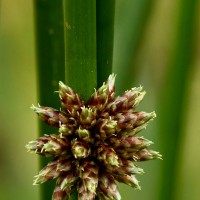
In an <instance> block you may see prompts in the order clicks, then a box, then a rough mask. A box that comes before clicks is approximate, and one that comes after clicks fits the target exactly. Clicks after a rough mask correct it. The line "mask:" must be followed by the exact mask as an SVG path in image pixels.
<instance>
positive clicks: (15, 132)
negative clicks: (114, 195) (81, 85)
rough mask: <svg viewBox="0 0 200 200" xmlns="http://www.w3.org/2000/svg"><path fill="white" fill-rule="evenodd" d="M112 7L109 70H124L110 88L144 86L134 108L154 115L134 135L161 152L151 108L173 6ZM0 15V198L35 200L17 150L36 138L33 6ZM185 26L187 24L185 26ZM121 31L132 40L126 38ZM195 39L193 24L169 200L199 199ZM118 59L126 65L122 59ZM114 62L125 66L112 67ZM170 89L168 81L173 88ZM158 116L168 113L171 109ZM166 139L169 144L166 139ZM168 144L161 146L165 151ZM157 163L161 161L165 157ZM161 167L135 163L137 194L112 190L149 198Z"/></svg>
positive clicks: (198, 48) (29, 163) (9, 6)
mask: <svg viewBox="0 0 200 200" xmlns="http://www.w3.org/2000/svg"><path fill="white" fill-rule="evenodd" d="M116 2H117V3H116V21H115V24H116V25H115V35H116V37H115V46H114V61H113V62H114V71H115V72H117V71H118V70H119V69H120V71H121V70H123V69H124V70H123V79H122V78H120V76H121V75H120V74H119V73H118V74H117V81H118V83H117V85H118V86H119V87H120V88H119V87H118V88H116V89H117V90H118V91H122V90H124V89H129V88H128V87H130V86H138V85H139V84H141V85H143V86H144V89H145V90H146V91H147V95H146V97H145V100H144V101H143V102H142V104H141V106H140V110H141V109H143V110H147V111H151V110H152V108H154V109H155V111H156V112H157V113H158V116H157V119H155V120H154V121H153V122H152V123H151V124H149V127H148V129H147V130H146V131H143V132H141V135H143V134H145V137H146V138H148V139H150V140H152V141H154V142H155V147H154V148H155V149H157V150H158V151H161V150H162V146H161V142H160V141H161V138H162V137H161V136H162V134H163V133H164V132H166V131H164V130H165V129H166V128H167V127H162V128H163V132H162V131H161V129H160V127H159V124H158V123H160V122H159V121H160V120H159V119H162V113H161V112H159V110H160V108H161V107H165V105H160V104H158V102H160V99H161V98H162V96H160V95H161V94H163V93H161V91H162V90H163V86H164V82H165V80H166V77H167V76H169V75H167V74H168V72H169V63H170V62H171V61H170V60H171V56H172V51H173V50H174V49H173V48H174V42H175V40H176V37H177V35H176V33H177V21H178V19H179V17H180V16H179V13H180V7H181V6H180V5H181V0H177V1H172V0H163V1H152V5H150V4H149V1H147V0H146V1H145V0H140V1H139V0H126V1H122V0H119V1H116ZM124 2H126V3H124ZM185 2H187V1H185ZM188 2H192V1H190V0H188ZM147 4H148V6H147ZM196 7H197V9H198V11H197V13H200V12H199V11H200V3H199V1H198V0H197V5H196ZM0 14H1V16H0V17H1V19H0V23H1V25H0V159H1V164H0V199H6V200H11V199H20V200H21V199H22V200H23V199H29V200H36V199H39V198H38V187H37V186H32V178H33V176H34V175H35V174H36V173H37V171H38V168H37V158H36V157H37V156H34V155H32V156H30V155H29V154H28V153H26V150H25V148H24V145H25V144H26V143H27V142H28V141H30V140H32V139H34V138H36V136H37V132H38V131H37V123H36V122H37V121H36V116H35V115H34V113H33V112H32V111H31V110H30V109H29V107H30V106H31V104H32V103H34V104H37V103H38V99H37V93H36V81H37V79H36V73H35V69H36V67H35V65H36V62H35V45H34V24H33V22H34V21H33V17H34V15H33V5H32V2H31V1H25V0H18V1H11V0H1V11H0ZM198 15H199V14H198ZM145 17H146V18H145ZM196 19H200V15H199V16H196ZM185 23H190V21H189V22H188V21H187V20H186V22H185ZM183 24H184V23H183ZM129 31H131V34H132V35H129V34H130V32H129ZM199 33H200V22H199V21H197V23H196V25H195V32H194V34H193V38H192V39H193V41H194V53H193V54H194V55H193V60H192V62H191V63H190V66H188V67H190V68H191V69H192V70H191V71H190V73H188V77H187V88H186V89H187V90H186V91H185V90H183V91H182V92H183V93H185V92H186V94H185V96H184V100H183V102H184V110H183V111H182V116H181V126H180V132H179V134H180V141H179V147H177V149H176V150H177V151H178V155H177V160H176V164H177V163H178V164H177V165H176V174H175V177H172V174H169V173H168V171H166V172H165V174H164V176H168V177H171V178H172V180H173V181H174V182H175V184H174V191H175V193H174V197H173V199H175V200H188V199H192V200H198V199H199V196H200V191H199V186H200V179H199V178H198V174H199V169H200V157H199V155H198V154H199V151H200V134H199V133H200V128H199V124H198V121H199V114H200V106H199V102H200V67H199V66H200V57H199V54H200V45H199V44H200V38H199V35H200V34H199ZM131 36H133V37H131ZM127 39H129V42H127ZM127 45H128V46H127ZM180 48H182V47H180ZM180 50H181V49H180ZM47 51H48V50H47ZM183 56H184V55H183ZM185 56H187V55H185ZM124 57H126V59H128V60H123V59H124ZM120 63H123V65H128V66H120ZM115 66H116V67H115ZM128 68H129V70H127V69H128ZM177 80H179V77H177ZM125 82H128V83H125ZM122 84H123V85H122ZM176 84H177V82H176V81H174V85H176ZM55 98H56V97H55ZM166 112H168V113H169V114H171V115H173V113H175V112H176V110H167V111H166ZM165 134H166V133H165ZM172 134H173V133H170V135H172ZM174 136H176V132H174ZM171 139H172V140H173V137H172V138H171ZM172 144H173V143H169V144H166V145H167V146H168V147H169V149H170V145H172ZM161 153H163V152H162V151H161ZM163 157H164V160H168V157H165V155H163ZM162 162H163V163H164V161H159V160H158V161H152V162H148V163H141V165H142V167H143V168H144V169H145V171H146V173H145V174H144V175H142V176H140V177H138V179H139V180H140V184H141V186H142V190H141V191H135V190H133V189H131V188H129V187H127V186H124V185H120V188H121V193H122V197H123V199H127V200H129V199H133V198H134V199H142V200H147V199H148V200H156V198H158V194H159V192H160V191H159V190H160V187H159V186H160V185H161V182H160V181H161V180H162V179H161V177H159V176H160V175H161V174H162V173H161V167H162ZM162 175H163V174H162ZM157 200H160V199H157Z"/></svg>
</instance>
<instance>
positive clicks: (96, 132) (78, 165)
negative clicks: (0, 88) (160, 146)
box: [26, 74, 161, 200]
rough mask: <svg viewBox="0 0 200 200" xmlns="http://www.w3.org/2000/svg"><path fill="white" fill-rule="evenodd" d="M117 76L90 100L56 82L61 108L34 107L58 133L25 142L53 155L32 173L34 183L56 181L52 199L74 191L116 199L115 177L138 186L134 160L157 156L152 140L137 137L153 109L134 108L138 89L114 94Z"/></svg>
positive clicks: (85, 197) (86, 199) (86, 198)
mask: <svg viewBox="0 0 200 200" xmlns="http://www.w3.org/2000/svg"><path fill="white" fill-rule="evenodd" d="M114 82H115V75H113V74H112V75H110V76H109V78H108V80H107V82H106V83H104V84H103V85H102V86H101V87H100V88H99V89H98V90H95V92H94V94H92V96H91V97H90V98H89V100H88V102H86V103H84V102H83V100H82V99H81V98H80V97H79V96H78V94H77V93H75V92H74V91H73V90H72V89H71V88H70V87H69V86H66V85H65V84H64V83H62V82H60V83H59V97H60V101H61V106H62V109H61V110H56V109H54V108H50V107H42V106H38V107H36V106H32V109H33V110H34V111H35V112H36V113H37V114H38V115H39V116H40V118H41V119H42V120H44V121H45V122H46V123H47V124H48V125H50V126H53V127H57V128H58V133H57V134H50V135H44V136H43V137H40V138H38V139H36V140H35V141H31V142H29V143H28V144H27V145H26V148H27V149H28V151H29V152H34V153H36V154H40V155H42V156H46V157H52V161H51V162H50V163H48V164H47V165H46V166H45V167H44V168H43V169H42V170H41V171H40V172H39V174H38V175H37V176H36V178H35V180H34V184H35V185H37V184H40V183H44V182H45V181H48V180H52V179H57V181H56V186H55V189H54V192H53V196H52V199H53V200H64V199H68V198H69V197H70V194H71V192H72V191H74V190H77V192H78V199H79V200H94V199H95V196H98V198H99V199H100V200H119V199H121V196H120V193H119V191H118V188H117V184H116V181H118V182H123V183H125V184H127V185H129V186H131V187H133V188H138V189H139V188H140V186H139V184H138V180H137V179H136V177H135V175H136V174H142V173H143V170H142V169H141V168H139V167H138V166H136V165H135V162H138V161H145V160H151V159H155V158H161V155H160V154H159V153H158V152H156V151H153V150H151V149H149V146H150V145H151V144H152V142H151V141H149V140H147V139H145V138H143V137H137V136H136V134H137V133H138V132H140V131H141V130H142V129H145V128H146V126H147V123H148V122H149V121H150V120H152V119H153V118H154V117H155V112H151V113H146V112H137V111H136V107H137V106H138V104H139V103H140V101H141V100H142V99H143V97H144V95H145V92H144V91H142V87H139V88H132V89H131V90H129V91H126V92H125V93H123V94H122V95H121V96H119V97H117V98H115V97H114V94H115V92H114V91H115V88H114Z"/></svg>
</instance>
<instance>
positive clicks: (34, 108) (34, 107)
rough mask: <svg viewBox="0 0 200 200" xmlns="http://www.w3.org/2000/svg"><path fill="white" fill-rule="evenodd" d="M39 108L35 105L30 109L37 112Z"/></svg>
mask: <svg viewBox="0 0 200 200" xmlns="http://www.w3.org/2000/svg"><path fill="white" fill-rule="evenodd" d="M37 108H38V107H36V106H34V105H33V104H32V105H31V107H30V109H32V110H33V111H36V110H37Z"/></svg>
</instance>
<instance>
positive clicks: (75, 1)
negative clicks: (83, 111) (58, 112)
mask: <svg viewBox="0 0 200 200" xmlns="http://www.w3.org/2000/svg"><path fill="white" fill-rule="evenodd" d="M64 13H65V14H64V15H65V16H64V30H65V80H66V84H67V85H69V86H70V87H72V88H73V89H74V90H75V91H76V92H77V93H78V94H79V95H80V96H81V97H82V98H83V99H84V100H85V101H86V100H87V99H88V97H89V96H90V95H91V94H92V93H93V92H94V88H96V84H97V70H96V1H94V0H87V1H83V0H64Z"/></svg>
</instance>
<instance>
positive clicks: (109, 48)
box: [96, 0, 115, 87]
mask: <svg viewBox="0 0 200 200" xmlns="http://www.w3.org/2000/svg"><path fill="white" fill-rule="evenodd" d="M96 4H97V5H96V9H97V86H98V87H100V86H101V85H102V83H103V82H104V81H105V80H106V79H107V78H108V76H109V75H110V74H111V73H112V61H113V40H114V16H115V0H97V1H96Z"/></svg>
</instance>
